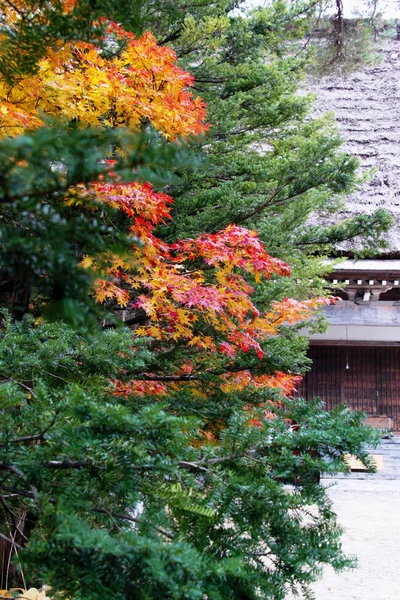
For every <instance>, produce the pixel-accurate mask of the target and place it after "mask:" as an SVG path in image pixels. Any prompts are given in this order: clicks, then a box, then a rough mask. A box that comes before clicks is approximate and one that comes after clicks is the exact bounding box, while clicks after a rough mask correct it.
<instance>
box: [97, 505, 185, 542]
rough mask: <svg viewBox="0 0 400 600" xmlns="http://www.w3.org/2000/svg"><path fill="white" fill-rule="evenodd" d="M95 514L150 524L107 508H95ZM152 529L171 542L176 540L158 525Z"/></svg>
mask: <svg viewBox="0 0 400 600" xmlns="http://www.w3.org/2000/svg"><path fill="white" fill-rule="evenodd" d="M92 510H93V511H94V512H97V513H102V514H104V515H108V516H109V517H113V518H114V519H122V520H123V521H129V522H130V523H139V524H140V523H143V524H144V525H149V523H146V522H145V521H143V520H142V519H138V518H137V517H128V516H127V515H121V514H117V513H114V512H112V511H110V510H107V509H105V508H99V507H96V508H93V509H92ZM150 526H151V527H153V529H155V530H156V531H158V533H161V535H165V537H167V538H168V539H170V540H173V539H175V538H174V536H173V535H171V534H170V533H168V531H165V529H163V528H162V527H158V526H157V525H150Z"/></svg>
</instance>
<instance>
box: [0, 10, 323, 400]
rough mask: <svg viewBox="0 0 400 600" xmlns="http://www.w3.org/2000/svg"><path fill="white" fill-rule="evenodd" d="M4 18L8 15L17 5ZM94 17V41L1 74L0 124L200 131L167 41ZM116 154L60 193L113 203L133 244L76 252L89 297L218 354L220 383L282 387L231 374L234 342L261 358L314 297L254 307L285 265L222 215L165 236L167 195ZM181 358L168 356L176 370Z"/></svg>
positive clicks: (196, 103)
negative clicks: (97, 23)
mask: <svg viewBox="0 0 400 600" xmlns="http://www.w3.org/2000/svg"><path fill="white" fill-rule="evenodd" d="M22 4H23V3H22ZM72 9H73V3H66V5H65V10H66V11H70V10H72ZM11 12H12V11H11ZM9 18H10V19H11V22H12V19H13V18H14V19H15V18H16V17H15V14H14V15H12V14H11V16H10V15H9ZM103 27H104V36H103V39H102V40H100V41H98V42H96V41H93V42H92V43H87V42H85V43H83V42H75V43H61V42H60V43H59V44H58V46H56V47H53V48H49V49H48V53H47V56H45V57H44V58H43V59H42V60H40V62H39V65H38V71H37V73H36V74H34V75H28V76H26V77H23V76H21V77H19V78H17V80H16V81H13V82H9V81H7V80H6V79H3V80H2V81H0V102H1V104H0V114H1V132H2V133H3V135H17V134H19V133H21V132H23V131H24V130H25V129H27V128H38V127H40V126H41V125H42V124H43V118H44V116H45V115H51V116H57V117H62V118H64V119H66V120H72V121H73V122H74V123H75V124H78V125H79V126H81V127H86V126H88V125H90V126H101V127H106V128H117V127H129V128H131V129H134V130H135V129H139V128H140V127H142V126H143V125H145V124H147V123H149V124H151V125H152V126H153V127H154V128H156V129H157V130H158V131H160V132H161V133H162V134H163V135H164V136H165V137H166V138H168V139H170V140H175V139H176V138H177V137H179V136H180V137H186V136H188V135H198V134H202V133H204V132H205V131H206V130H207V127H208V125H206V124H205V106H204V103H203V102H202V101H201V100H200V99H199V98H197V97H194V96H193V94H192V93H191V92H190V91H189V90H188V87H190V86H191V85H192V84H193V78H192V77H191V76H190V74H189V73H187V72H185V71H183V70H182V69H180V68H179V67H178V66H177V64H176V57H175V54H174V52H173V51H172V50H171V49H170V48H168V47H161V46H159V45H158V44H157V43H156V41H155V39H154V37H153V36H152V34H151V33H149V32H147V33H145V34H144V35H142V36H140V37H135V36H134V35H133V34H132V33H128V32H126V31H124V30H122V29H121V27H119V26H118V25H117V24H115V23H112V22H108V23H103ZM100 42H101V43H100ZM113 165H114V162H113V160H110V161H109V163H108V167H109V169H108V172H107V177H103V180H101V181H97V182H94V183H93V184H91V185H89V186H88V185H83V184H82V185H81V186H78V187H75V188H73V189H70V190H69V191H68V193H67V194H66V197H65V202H66V203H67V204H69V205H73V204H76V203H78V204H82V203H83V204H84V203H85V199H86V200H88V199H91V200H95V201H97V202H100V204H106V205H109V206H111V207H113V208H114V209H116V210H117V211H118V213H119V214H120V215H122V216H123V218H124V220H125V227H126V229H127V232H129V233H131V234H132V235H133V236H135V238H136V239H138V240H139V241H140V242H141V243H142V245H141V246H140V247H138V245H133V246H132V247H131V248H129V247H128V248H127V250H126V252H124V253H123V254H120V253H119V254H115V253H114V254H113V253H109V254H108V255H102V256H100V257H99V256H97V257H96V256H83V257H82V258H81V267H82V268H83V269H92V270H93V271H94V272H96V274H97V276H96V282H95V286H94V290H93V294H94V296H95V298H96V300H97V302H100V303H104V302H111V303H115V302H116V303H117V304H118V305H119V307H121V308H127V309H129V310H130V311H131V312H132V313H133V314H134V315H136V321H135V318H134V319H133V321H134V323H135V322H136V325H134V328H135V332H136V335H137V336H145V337H146V338H151V339H152V340H154V342H155V343H156V344H158V345H159V346H160V347H161V346H162V345H163V344H164V345H165V344H178V345H180V346H181V347H182V346H183V347H186V348H187V349H188V351H189V352H190V353H191V354H193V355H195V356H196V359H195V362H197V363H199V361H200V363H201V364H202V368H203V369H204V368H205V369H206V370H207V369H211V370H212V369H213V361H212V359H211V360H210V356H212V355H219V356H225V357H226V368H225V374H224V377H223V380H222V381H221V389H223V390H225V391H229V390H235V389H238V388H240V387H246V386H256V387H257V388H260V387H262V386H269V387H275V388H278V389H280V390H282V392H283V393H290V392H291V391H292V389H293V386H294V384H295V381H296V375H287V374H283V373H277V374H274V375H258V376H257V377H255V378H254V377H253V376H252V375H251V373H250V372H249V371H247V370H245V371H244V372H242V373H240V374H237V373H236V372H235V371H234V370H232V373H231V372H230V368H231V365H232V364H234V361H235V359H236V357H237V355H238V354H240V353H243V352H244V353H249V352H255V353H256V355H257V356H258V359H260V360H261V359H262V358H263V356H264V352H263V350H262V343H263V342H264V341H265V340H266V339H267V338H268V337H269V336H271V335H276V334H277V333H278V332H279V328H280V327H281V326H282V325H285V324H286V325H287V324H293V323H297V322H299V321H302V320H306V319H308V318H310V316H311V315H312V312H313V310H314V308H315V307H316V306H317V305H318V304H319V301H318V300H310V301H306V302H297V301H295V300H291V299H284V300H283V301H280V302H275V303H273V304H272V306H271V307H270V308H269V309H268V310H267V311H265V310H260V309H259V308H258V307H257V305H256V302H255V300H254V299H253V298H254V292H255V286H257V285H258V284H260V283H262V281H264V280H268V279H270V278H271V277H272V276H274V277H279V276H285V277H286V276H289V275H290V272H289V268H288V266H287V265H286V264H285V263H284V262H283V261H281V260H279V259H275V258H273V257H271V256H270V255H269V254H268V253H267V252H266V250H265V248H264V247H263V245H262V243H261V242H260V240H259V239H258V237H257V233H256V232H255V231H249V230H247V229H245V228H243V227H239V226H237V225H229V226H228V227H226V228H225V229H223V230H221V231H218V232H216V233H209V234H203V235H201V236H199V237H197V238H193V239H186V240H177V241H176V242H175V243H172V244H167V243H166V242H165V241H163V240H162V239H160V237H158V236H157V231H156V229H157V226H159V225H160V224H163V223H164V224H165V223H166V222H168V221H170V220H171V208H172V205H173V200H172V198H170V197H169V196H168V195H166V194H164V193H162V192H160V191H156V190H154V189H153V187H152V186H151V185H150V184H147V183H139V182H130V183H126V182H124V181H121V180H120V179H119V177H118V176H117V175H116V174H115V173H113ZM199 357H203V358H199ZM206 359H207V360H206ZM186 364H187V363H186ZM190 364H192V365H193V363H190ZM207 365H208V366H207ZM198 367H199V364H197V368H198ZM182 368H183V367H182V364H181V365H178V366H177V367H176V373H175V376H176V377H177V379H179V376H180V375H179V374H181V373H182ZM173 375H174V374H173ZM186 375H188V373H186ZM148 377H149V379H151V376H148ZM186 379H187V378H186ZM182 380H183V381H184V380H185V377H182ZM115 385H116V388H115V389H116V391H117V393H129V391H130V390H133V389H134V390H135V391H136V392H138V391H140V390H141V391H142V392H143V393H151V394H154V395H162V394H165V393H166V390H167V384H166V383H165V382H161V381H160V382H155V381H152V382H151V383H150V381H149V382H147V383H144V382H138V381H136V380H133V381H132V382H131V385H130V386H129V385H127V384H126V383H124V384H119V383H118V382H116V384H115ZM173 385H177V382H176V381H175V382H174V383H173Z"/></svg>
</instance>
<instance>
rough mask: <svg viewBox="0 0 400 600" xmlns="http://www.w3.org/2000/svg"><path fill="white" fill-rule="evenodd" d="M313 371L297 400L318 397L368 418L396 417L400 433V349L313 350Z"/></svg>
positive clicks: (310, 352)
mask: <svg viewBox="0 0 400 600" xmlns="http://www.w3.org/2000/svg"><path fill="white" fill-rule="evenodd" d="M309 357H310V358H311V359H312V361H313V366H312V369H311V371H310V372H309V373H308V374H307V375H306V376H305V377H304V379H303V381H302V382H301V383H300V384H299V386H298V392H297V394H296V395H297V396H302V397H305V398H313V397H316V396H319V397H320V398H321V399H322V400H324V401H325V402H326V406H327V408H328V410H329V409H332V408H333V407H334V406H336V405H337V404H341V403H346V404H348V405H349V406H350V407H351V408H353V409H355V410H362V411H363V412H366V413H367V414H368V415H377V416H388V417H393V419H394V426H395V428H396V429H397V430H400V348H395V347H374V346H367V347H362V346H311V347H310V349H309Z"/></svg>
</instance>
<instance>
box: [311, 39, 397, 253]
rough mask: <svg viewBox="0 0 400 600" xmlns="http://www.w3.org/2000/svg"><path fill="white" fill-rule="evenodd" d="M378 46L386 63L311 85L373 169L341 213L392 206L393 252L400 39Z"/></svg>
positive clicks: (349, 147)
mask: <svg viewBox="0 0 400 600" xmlns="http://www.w3.org/2000/svg"><path fill="white" fill-rule="evenodd" d="M378 50H379V53H380V54H381V57H382V60H381V62H378V63H375V64H374V65H372V66H371V65H370V66H366V67H365V68H364V69H363V70H362V71H359V72H355V73H350V74H347V75H345V76H343V77H332V76H330V77H324V78H321V79H319V80H318V81H317V82H316V81H311V82H310V84H309V86H308V89H309V91H311V92H314V93H315V94H316V95H317V100H316V103H315V114H316V115H320V114H324V113H326V112H330V111H332V112H334V114H335V117H336V120H337V123H338V125H339V129H340V130H341V132H342V134H343V137H344V139H345V150H346V151H347V152H349V153H350V154H353V155H355V156H357V157H358V158H359V160H360V163H361V171H362V172H365V171H367V172H368V171H371V169H374V173H373V175H372V177H371V178H370V180H369V181H368V182H367V183H365V184H363V186H362V188H361V189H360V190H359V191H358V192H357V193H356V194H354V195H352V196H350V197H349V198H348V200H347V207H346V209H344V210H343V211H342V212H341V214H340V218H341V219H343V218H347V217H351V216H354V215H356V214H361V213H367V214H370V213H372V212H373V211H374V210H376V209H377V208H385V209H387V210H388V211H390V212H391V213H392V214H393V215H394V217H395V219H396V225H395V226H394V228H393V230H392V231H391V232H390V234H389V236H388V241H389V246H390V251H391V253H393V252H395V253H399V254H400V41H397V40H387V41H384V42H383V43H382V45H381V47H380V48H379V49H378ZM390 251H388V252H390Z"/></svg>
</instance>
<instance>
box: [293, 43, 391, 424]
mask: <svg viewBox="0 0 400 600" xmlns="http://www.w3.org/2000/svg"><path fill="white" fill-rule="evenodd" d="M378 51H379V52H380V54H381V58H382V60H381V61H378V62H376V63H375V64H372V65H369V66H366V67H364V68H363V69H362V71H359V72H353V73H349V74H347V75H345V76H341V77H339V76H338V77H332V76H329V77H324V78H321V79H320V80H318V81H316V82H311V83H310V85H309V86H308V89H309V90H310V91H312V92H314V93H315V94H316V97H317V100H316V104H315V113H316V114H317V115H320V114H324V113H326V112H330V111H331V112H333V113H334V115H335V117H336V121H337V124H338V126H339V129H340V130H341V133H342V135H343V138H344V140H345V149H346V151H347V152H348V153H349V154H352V155H354V156H357V157H358V159H359V161H360V169H361V171H362V172H365V173H367V172H369V173H371V170H372V176H370V177H369V179H368V180H367V181H366V182H365V184H363V186H362V187H361V189H360V190H359V191H357V192H356V193H355V194H353V195H352V196H350V197H349V198H348V199H347V200H346V206H345V207H344V208H343V211H342V213H341V214H340V218H342V219H345V218H347V217H354V216H356V215H359V214H363V213H367V214H371V213H372V212H374V211H375V210H376V209H378V208H384V209H386V210H388V211H389V212H391V214H392V215H393V217H394V219H395V226H394V227H393V229H392V230H391V232H390V233H389V234H388V236H387V241H388V246H389V247H388V249H387V251H385V252H384V253H382V254H381V255H380V256H379V257H377V259H378V260H359V261H356V262H355V261H353V260H351V259H350V258H347V259H345V260H344V261H343V263H341V264H339V265H337V266H336V267H335V269H336V270H335V272H334V273H333V274H331V275H330V276H329V278H330V279H331V280H332V281H333V283H334V284H335V286H337V289H338V290H339V295H341V296H342V302H339V303H338V304H336V305H335V306H329V307H326V310H325V314H326V317H327V319H328V322H329V327H328V330H327V331H326V333H324V334H317V335H315V334H314V335H310V347H309V356H310V358H311V359H312V360H313V366H312V369H311V371H310V372H309V373H308V375H307V376H306V377H305V378H304V380H303V381H302V382H301V384H300V386H299V389H298V394H299V395H301V396H304V397H306V398H311V397H315V396H319V397H321V398H322V399H323V400H324V401H325V402H326V405H327V407H328V408H332V407H334V406H335V405H337V404H339V403H344V402H345V403H348V404H349V405H350V406H351V407H352V408H354V409H359V410H363V411H365V412H366V413H367V414H368V415H371V416H374V417H391V418H392V419H393V426H394V428H395V429H396V430H397V431H400V86H399V81H400V42H399V41H398V40H397V39H396V38H394V39H391V40H386V41H382V42H381V47H380V48H378ZM333 221H337V215H336V216H335V217H332V216H330V215H329V214H328V213H327V214H325V215H319V216H318V217H316V222H318V223H321V224H325V225H328V224H330V223H331V222H333ZM340 250H341V251H342V253H343V255H344V256H346V255H347V256H348V257H350V256H352V252H351V250H352V249H351V248H350V247H343V248H341V249H340Z"/></svg>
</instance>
